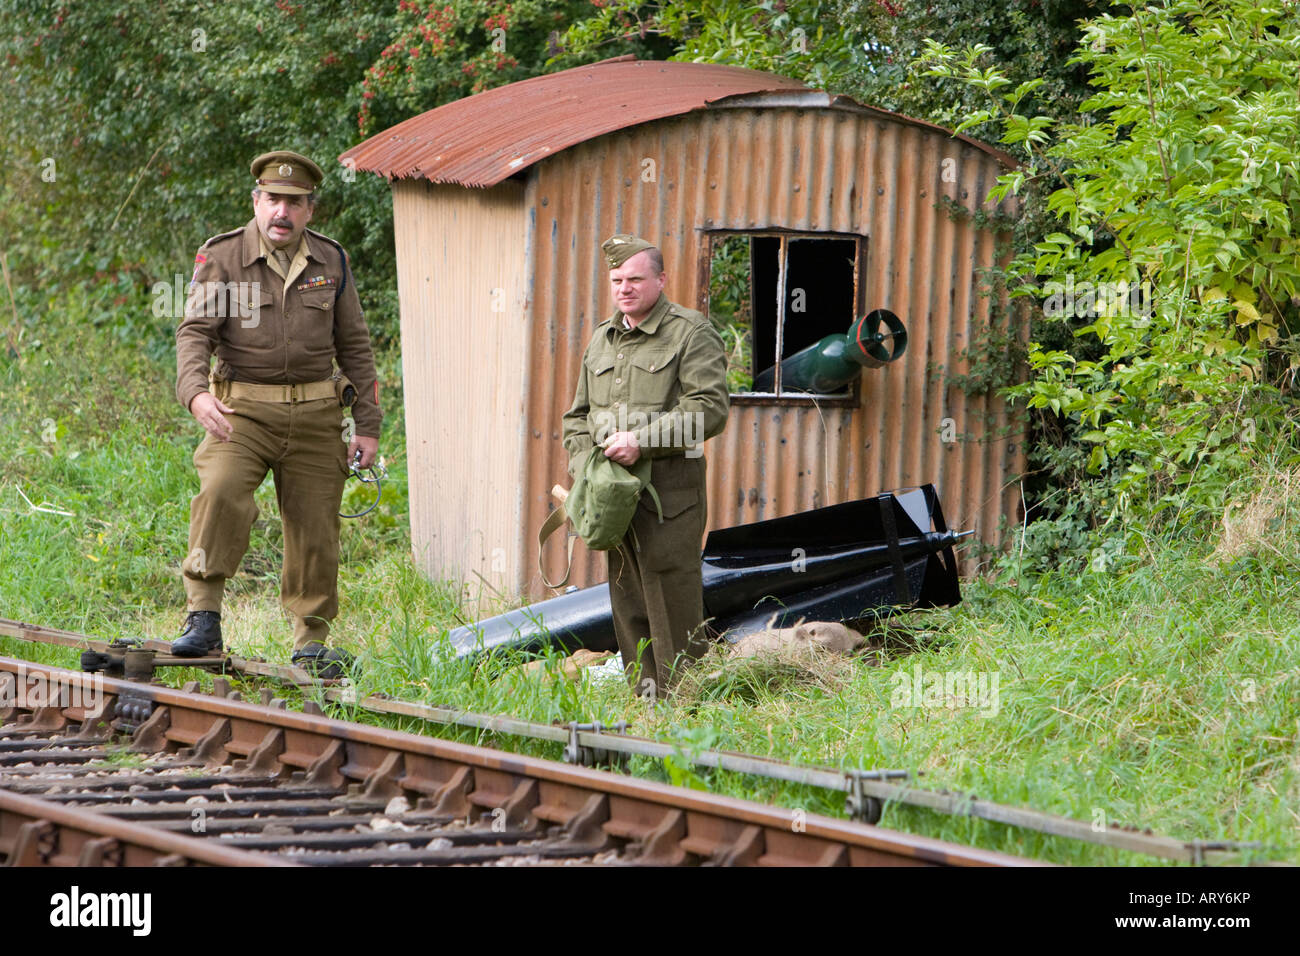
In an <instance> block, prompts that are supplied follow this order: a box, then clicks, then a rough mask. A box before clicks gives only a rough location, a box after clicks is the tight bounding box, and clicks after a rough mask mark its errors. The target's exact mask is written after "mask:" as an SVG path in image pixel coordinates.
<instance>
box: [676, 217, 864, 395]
mask: <svg viewBox="0 0 1300 956" xmlns="http://www.w3.org/2000/svg"><path fill="white" fill-rule="evenodd" d="M701 232H702V233H703V236H702V238H703V241H702V242H701V243H700V259H699V278H700V286H699V288H700V294H699V300H700V304H701V307H700V311H701V312H703V313H704V314H705V315H706V316H711V315H712V312H711V311H710V302H709V296H710V290H711V288H712V273H713V253H714V247H715V244H717V243H719V242H721V241H723V240H726V239H729V238H731V237H733V236H745V237H769V238H777V239H779V240H780V246H779V247H778V251H777V278H776V287H777V289H778V290H779V292H780V294H779V295H778V296H777V304H776V347H775V351H774V352H773V355H774V356H776V361H775V362H774V366H775V367H774V369H773V382H772V385H773V390H772V391H770V392H731V391H730V390H728V394H729V397H730V399H731V403H732V404H733V405H735V404H741V405H821V406H825V407H842V408H854V407H857V406H859V405H861V404H862V401H861V397H862V393H861V389H862V376H861V375H859V376H857V377H856V378H854V379H853V381H852V382H851V383H849V385H848V386H847V394H846V393H845V392H828V393H821V392H783V391H781V389H782V387H783V383H782V381H781V363H782V361H784V358H789V356H785V357H784V358H782V352H783V350H784V348H785V323H786V309H787V304H788V300H789V298H790V297H789V295H788V293H787V290H786V269H787V263H788V259H789V244H790V242H791V241H794V240H799V239H839V240H849V241H852V242H854V243H855V244H856V249H857V254H856V256H855V257H854V263H853V314H852V315H850V316H848V317H847V319H846V320H845V326H844V327H845V329H847V328H848V327H849V324H850V323H851V322H852V321H853V320H854V319H855V318H856V317H858V316H860V315H862V314H863V313H864V311H865V310H864V307H863V300H864V292H865V289H864V286H865V281H864V280H865V275H866V264H867V253H868V237H867V236H865V235H861V234H859V233H854V232H805V231H802V230H796V229H774V228H763V229H705V230H701ZM749 298H750V311H751V319H750V321H751V326H750V334H751V336H753V335H755V334H756V333H755V330H754V327H753V323H754V321H755V316H754V314H753V312H754V309H753V302H754V270H753V252H752V246H751V253H750V273H749ZM808 344H809V345H811V344H813V343H811V342H810V343H808ZM750 350H751V351H750V356H751V357H750V361H751V362H752V361H753V351H754V343H753V341H752V340H751V344H750ZM760 371H761V369H756V368H755V369H751V372H752V374H753V375H754V376H755V377H757V375H758V373H759V372H760Z"/></svg>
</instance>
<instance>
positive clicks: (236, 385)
mask: <svg viewBox="0 0 1300 956" xmlns="http://www.w3.org/2000/svg"><path fill="white" fill-rule="evenodd" d="M226 387H227V388H228V389H230V392H229V396H230V397H231V398H251V399H252V400H253V401H255V402H278V403H279V404H281V405H296V404H297V403H298V402H314V401H318V400H320V399H322V398H334V397H335V392H334V381H333V379H328V378H327V379H326V380H325V381H323V382H304V383H302V384H301V385H255V384H253V383H252V382H227V383H226Z"/></svg>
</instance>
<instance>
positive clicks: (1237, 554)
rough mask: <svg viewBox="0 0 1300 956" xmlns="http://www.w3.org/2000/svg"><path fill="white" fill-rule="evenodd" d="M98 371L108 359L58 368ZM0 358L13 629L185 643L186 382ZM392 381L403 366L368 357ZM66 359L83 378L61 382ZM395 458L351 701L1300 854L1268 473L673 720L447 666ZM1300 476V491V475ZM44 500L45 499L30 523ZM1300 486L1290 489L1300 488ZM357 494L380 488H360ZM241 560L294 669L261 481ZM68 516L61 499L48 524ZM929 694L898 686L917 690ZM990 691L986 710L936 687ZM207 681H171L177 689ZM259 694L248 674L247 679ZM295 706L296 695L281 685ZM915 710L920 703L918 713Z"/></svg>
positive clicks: (1281, 594)
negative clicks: (795, 766)
mask: <svg viewBox="0 0 1300 956" xmlns="http://www.w3.org/2000/svg"><path fill="white" fill-rule="evenodd" d="M88 340H89V342H90V344H92V345H93V350H92V351H93V354H94V355H95V357H96V360H95V362H94V365H93V368H92V369H90V370H87V369H86V368H85V367H84V366H83V365H82V363H80V362H76V361H73V360H70V359H66V358H65V356H67V355H76V354H89V353H88V351H87V342H88ZM3 361H4V364H3V366H0V409H4V410H6V414H4V416H3V418H0V440H3V445H4V447H5V448H6V449H9V450H10V454H11V456H12V457H11V458H10V459H9V460H7V461H6V465H5V469H4V472H3V477H2V478H0V615H3V616H5V617H10V618H19V619H23V620H27V621H30V622H33V623H39V624H45V625H48V626H52V627H60V628H67V629H70V630H78V631H84V632H87V633H91V634H94V635H97V636H99V637H103V638H113V637H119V636H120V637H127V636H132V637H138V636H148V637H157V638H170V637H173V636H174V635H175V633H176V630H177V629H178V627H179V624H180V622H181V619H182V617H183V608H184V597H183V592H182V589H181V584H180V579H179V562H180V560H181V558H182V557H183V555H184V548H185V542H186V529H187V522H188V504H189V498H190V496H191V495H193V494H194V492H195V491H196V490H197V479H196V477H195V475H194V472H193V468H192V465H191V463H190V455H191V454H192V451H193V448H194V446H195V445H196V444H197V441H198V438H199V435H198V430H197V426H196V425H194V423H193V421H192V420H191V419H190V418H189V417H188V416H187V415H186V414H185V413H184V412H183V410H182V409H180V408H179V407H178V406H177V405H176V404H175V402H174V400H173V399H172V397H171V382H172V377H173V369H172V368H171V367H170V366H169V365H166V364H159V363H158V362H156V361H154V360H152V359H149V358H147V357H146V356H144V355H142V354H141V353H140V352H139V351H138V350H136V349H133V348H132V347H131V346H130V345H129V344H126V343H122V342H120V341H118V340H116V339H114V338H112V337H111V336H108V335H105V334H102V333H82V334H79V336H78V341H73V340H72V339H71V338H70V337H61V336H60V333H58V332H57V330H53V329H51V330H47V332H46V334H45V336H44V341H43V342H42V344H41V346H40V347H39V348H32V349H30V350H28V351H27V352H25V353H24V354H23V355H21V356H20V357H18V358H16V359H15V358H12V357H11V358H9V359H5V360H3ZM381 364H382V366H383V368H384V371H383V372H382V377H383V378H384V380H385V381H386V382H397V381H399V379H400V375H399V374H398V357H397V356H396V355H395V354H388V355H384V356H381ZM74 366H75V367H76V368H77V369H79V371H76V372H74V371H73V370H72V369H73V367H74ZM385 401H386V403H387V407H386V412H387V413H388V418H387V424H386V427H385V434H384V436H383V440H382V444H381V451H382V452H383V453H384V454H385V456H386V457H387V460H388V466H389V470H390V473H391V474H392V476H393V480H392V481H391V482H390V483H389V484H388V486H387V487H386V488H385V492H384V502H383V504H382V505H381V506H380V508H379V509H378V510H377V511H376V512H374V513H372V514H371V515H368V516H367V517H366V518H364V519H361V520H359V521H355V522H344V525H345V528H344V535H343V554H342V559H343V560H342V567H343V570H342V572H341V575H340V594H341V601H342V609H341V613H340V617H339V621H338V627H337V633H338V634H339V635H340V637H341V638H342V641H343V643H345V644H347V645H348V646H350V647H351V648H353V649H354V650H356V651H357V652H358V653H359V656H360V661H361V664H362V669H361V676H360V677H359V686H358V691H359V692H360V693H361V694H365V693H369V692H376V691H380V692H384V693H388V694H391V695H393V696H396V697H401V698H404V699H408V700H418V701H424V702H427V703H435V704H443V705H453V706H457V707H463V708H466V709H472V710H477V711H485V712H495V713H505V714H510V715H512V716H516V717H520V718H524V719H529V720H535V721H541V722H545V723H549V722H552V721H562V722H567V721H569V720H584V721H587V720H600V721H602V722H604V723H613V722H615V721H617V720H628V721H630V722H631V723H632V732H634V733H639V734H644V735H647V736H652V737H655V738H658V739H660V740H664V741H667V742H671V743H675V744H676V745H677V746H678V747H680V749H681V750H682V751H683V753H688V752H689V751H691V750H693V749H703V748H708V747H719V748H725V749H732V750H740V751H746V752H751V753H756V754H765V755H771V756H775V757H779V758H782V759H786V760H791V761H795V762H803V763H815V764H823V765H830V766H836V767H840V766H842V767H888V768H903V769H911V770H919V771H923V773H924V776H923V778H922V782H923V784H924V785H925V786H928V787H944V788H949V789H956V790H961V791H964V792H968V793H974V794H976V795H978V796H979V797H981V798H984V799H987V800H993V801H997V802H1000V803H1006V804H1013V805H1019V806H1025V807H1031V808H1034V809H1037V810H1042V811H1046V812H1051V813H1057V814H1064V815H1068V816H1072V817H1076V818H1078V819H1082V820H1085V821H1100V822H1103V823H1106V824H1109V823H1118V824H1121V825H1126V826H1136V827H1139V828H1150V829H1151V830H1153V831H1155V832H1157V833H1161V834H1165V835H1169V836H1174V837H1177V838H1180V839H1186V840H1191V839H1195V838H1199V839H1203V840H1235V841H1258V842H1260V843H1261V844H1263V845H1264V847H1265V851H1264V852H1263V853H1262V854H1260V855H1259V856H1258V857H1257V858H1260V859H1270V860H1285V861H1290V862H1300V853H1298V852H1297V849H1296V845H1297V840H1296V834H1297V825H1298V824H1300V815H1298V813H1297V810H1298V808H1300V786H1298V781H1300V776H1298V771H1300V758H1298V757H1297V753H1298V752H1300V750H1298V747H1297V742H1298V739H1300V693H1297V691H1298V690H1300V663H1298V662H1300V576H1298V575H1297V573H1296V571H1297V569H1298V568H1300V546H1297V545H1296V544H1295V543H1294V542H1296V541H1297V540H1298V538H1297V534H1296V532H1297V531H1300V527H1298V526H1300V521H1297V520H1296V515H1295V514H1293V513H1292V512H1293V511H1295V510H1296V509H1295V502H1297V501H1300V498H1293V497H1292V479H1290V478H1288V477H1286V475H1285V474H1281V475H1273V476H1268V475H1261V476H1260V478H1259V487H1260V489H1262V491H1261V492H1260V494H1253V489H1252V490H1251V491H1249V492H1246V493H1243V494H1242V495H1240V496H1239V498H1238V507H1237V508H1236V510H1234V511H1233V512H1232V519H1231V520H1230V521H1229V523H1228V525H1227V526H1226V527H1225V529H1224V532H1223V533H1222V534H1221V535H1218V536H1216V537H1214V538H1213V539H1210V538H1207V539H1205V540H1159V539H1154V538H1152V539H1149V540H1145V541H1143V542H1141V543H1140V546H1138V547H1137V548H1136V551H1137V553H1134V554H1130V555H1127V556H1124V557H1123V558H1122V559H1121V560H1117V561H1114V562H1109V563H1108V564H1107V569H1106V570H1105V571H1096V572H1094V571H1092V570H1085V571H1084V572H1083V573H1082V574H1081V575H1066V574H1049V575H1045V576H1038V577H1033V578H1025V579H1023V580H1020V581H1018V582H1011V583H1006V582H1003V583H995V582H988V581H985V582H971V583H969V584H968V585H967V586H966V588H965V594H966V600H965V602H964V603H963V604H962V605H961V606H959V607H957V608H955V609H951V610H944V611H934V612H924V613H918V614H912V615H909V616H908V617H907V619H906V630H905V631H902V630H900V631H896V632H893V633H889V634H884V635H877V640H876V642H875V644H876V647H877V650H876V651H874V652H873V653H870V654H866V655H863V656H860V657H855V658H849V659H844V660H825V661H819V662H813V663H807V662H797V661H784V662H781V661H778V662H766V663H765V662H741V661H728V660H724V659H722V657H721V656H720V655H717V656H715V658H713V659H710V660H708V661H706V662H705V663H704V664H703V665H702V666H700V667H698V668H696V670H695V671H693V672H692V676H691V678H690V679H689V680H688V681H687V683H685V684H684V685H683V687H682V689H681V692H680V693H679V695H678V696H677V698H676V700H675V701H674V702H673V703H672V704H671V705H669V706H659V707H651V706H649V705H647V703H646V702H644V701H641V700H638V699H636V698H633V697H632V696H631V695H630V694H629V693H628V691H627V688H626V686H625V685H622V684H618V683H614V684H599V685H597V684H593V683H592V682H590V681H584V682H583V683H581V684H573V683H570V682H567V681H563V680H549V679H547V671H549V672H554V670H555V668H556V665H557V663H558V662H557V661H556V660H554V659H551V660H549V661H548V666H547V669H546V670H545V671H543V672H542V673H541V674H535V675H524V674H521V673H519V672H518V671H517V670H512V666H513V665H515V664H517V663H519V662H520V661H521V660H522V658H516V657H512V656H510V655H504V656H500V657H497V658H494V659H492V660H490V661H488V662H485V663H483V664H479V665H472V664H469V663H466V662H464V661H455V660H451V659H448V657H447V656H446V655H445V653H440V649H442V650H445V644H444V643H443V640H442V635H443V633H444V632H445V630H446V628H447V627H449V626H451V625H453V624H454V623H456V615H457V614H458V613H459V608H460V603H461V597H462V587H461V585H460V584H458V583H457V582H440V581H428V580H426V579H424V578H423V577H422V576H421V575H420V574H419V573H418V572H417V571H416V569H415V567H414V564H413V562H412V560H411V557H410V543H409V537H408V523H407V522H408V518H407V515H406V499H405V482H404V478H405V459H404V454H403V441H404V439H403V424H402V418H401V395H400V392H399V389H397V388H394V387H388V388H387V390H386V392H385ZM1296 484H1297V485H1300V483H1296ZM19 489H21V490H22V492H23V493H24V494H26V495H27V497H28V498H29V499H30V501H31V502H32V504H34V505H42V503H46V507H48V508H50V509H52V511H38V510H34V509H33V508H32V507H30V506H29V505H28V504H27V503H26V502H25V501H24V500H23V498H22V497H21V496H20V495H19V493H18V491H19ZM1297 490H1298V491H1300V488H1297ZM358 494H360V495H362V496H364V495H365V494H366V492H365V491H361V490H359V491H358ZM258 503H259V507H260V508H261V512H262V516H261V517H260V518H259V519H258V523H257V526H256V527H255V529H254V534H253V539H252V544H251V546H250V549H249V553H248V556H247V557H246V559H245V563H244V569H243V571H242V572H241V574H240V575H239V576H238V577H237V578H235V579H234V580H233V581H232V582H231V583H230V586H229V587H228V591H227V595H228V600H227V606H226V613H225V616H224V618H223V627H224V628H225V630H226V634H227V644H228V646H231V647H233V648H235V649H237V650H238V651H239V652H240V653H243V654H246V655H260V656H265V657H267V658H268V659H271V660H286V659H287V657H288V654H289V647H290V630H291V628H290V624H289V622H288V621H287V620H286V618H285V617H284V615H283V613H282V612H281V610H280V607H279V600H278V583H277V575H278V569H279V565H280V536H279V522H278V517H277V514H276V509H275V504H274V495H273V492H272V489H271V487H270V483H269V481H268V483H267V484H266V485H264V486H263V487H262V488H261V489H260V490H259V492H258ZM55 511H66V512H71V514H70V515H61V514H56V513H54V512H55ZM0 653H3V654H5V655H9V656H19V657H26V658H28V659H32V660H40V661H44V662H49V663H58V664H63V665H65V666H73V667H75V666H76V652H75V651H69V650H66V649H62V648H54V647H44V646H34V645H27V644H22V643H20V642H17V641H13V640H7V639H0ZM918 668H919V673H920V676H921V680H920V685H921V686H922V687H924V688H926V695H927V696H926V697H924V698H923V699H922V700H920V701H911V700H907V699H905V698H904V697H903V696H900V695H902V694H903V693H904V691H906V690H907V689H908V688H911V687H912V685H913V684H914V683H916V682H917V674H918ZM967 674H970V675H983V677H982V679H983V680H984V684H983V686H984V687H985V689H986V690H987V689H989V688H990V686H991V682H992V681H993V679H994V678H996V681H997V685H996V686H997V697H996V707H993V706H992V700H990V699H986V700H985V701H984V702H983V703H984V705H985V706H980V702H979V701H975V702H974V703H975V706H970V704H971V703H972V702H971V701H969V700H967V699H966V698H965V697H964V696H963V693H962V692H961V688H960V687H958V688H956V689H955V690H954V688H953V687H952V686H951V681H950V682H949V686H948V687H944V688H939V689H935V690H934V691H933V692H931V690H930V688H932V687H933V683H932V681H928V680H927V679H926V675H931V676H933V675H967ZM195 676H198V677H199V679H201V680H203V681H205V682H206V683H207V684H208V685H210V682H211V678H210V677H208V676H207V675H200V674H199V672H195V671H188V670H187V671H182V672H177V673H174V674H173V675H172V677H171V679H173V680H175V681H177V682H180V681H183V680H186V679H192V678H194V677H195ZM240 689H241V691H242V692H243V694H244V696H245V698H246V699H256V696H257V687H256V685H252V684H249V685H243V686H240ZM277 694H283V695H284V696H286V697H289V698H290V700H291V704H290V706H300V700H299V699H298V698H297V696H296V695H293V694H288V693H285V692H284V691H283V690H277ZM917 703H919V704H921V705H922V706H913V704H917ZM343 715H344V716H351V717H355V718H356V719H359V720H364V721H368V722H374V723H380V724H383V725H386V726H394V727H401V728H404V729H409V730H414V731H417V732H421V733H429V734H437V735H439V736H445V737H449V738H452V739H458V740H463V741H467V742H477V743H487V744H491V745H493V746H500V747H505V748H508V749H513V750H516V751H518V752H521V753H529V754H534V755H539V756H545V757H550V758H558V757H559V754H560V747H559V746H558V745H553V744H548V743H543V742H537V741H528V740H523V739H520V738H514V737H509V736H504V735H491V734H483V733H480V732H477V731H471V730H464V729H456V728H447V727H437V726H434V725H427V724H423V723H421V722H418V721H414V720H407V719H401V718H391V717H382V716H378V715H373V714H367V713H365V712H357V713H355V714H348V713H346V712H344V713H343ZM629 769H630V770H631V771H632V772H634V773H637V774H639V775H641V776H646V777H650V778H653V779H658V780H664V781H668V782H673V783H678V784H684V785H696V786H706V787H707V788H708V789H710V790H713V791H715V792H719V793H724V794H730V795H735V796H741V797H747V798H752V799H758V800H763V801H768V802H772V803H775V804H777V805H780V806H783V807H788V808H791V809H796V808H802V809H804V810H806V811H807V812H810V813H827V814H832V815H842V812H843V810H842V808H843V796H842V795H839V794H833V793H826V792H824V791H820V790H817V789H813V788H801V787H791V786H789V785H786V784H782V783H779V782H776V781H766V780H760V779H755V778H752V777H748V776H744V775H738V774H732V773H726V772H720V771H706V770H692V769H689V768H688V767H687V765H686V763H685V762H684V761H671V762H664V761H658V760H649V759H644V758H633V759H632V760H631V761H630V764H629ZM882 823H883V825H885V826H889V827H894V828H897V829H902V830H908V831H912V832H917V833H923V834H926V835H929V836H934V837H937V838H940V839H948V840H954V841H957V842H961V843H967V844H973V845H978V846H982V847H987V848H991V849H996V850H1001V851H1005V852H1010V853H1016V854H1027V855H1030V856H1035V857H1040V858H1042V859H1045V860H1050V861H1055V862H1062V863H1076V864H1110V863H1123V864H1129V863H1137V864H1146V863H1157V862H1159V861H1157V860H1155V859H1153V858H1148V857H1144V856H1139V855H1136V854H1131V853H1125V852H1120V851H1114V850H1108V849H1104V848H1100V847H1096V846H1093V845H1088V844H1080V843H1077V842H1075V841H1071V840H1065V839H1061V838H1055V837H1049V836H1045V835H1041V834H1035V833H1031V832H1029V831H1023V830H1019V829H1016V828H1012V827H1007V826H1003V825H999V824H993V823H989V822H986V821H980V820H973V819H964V818H957V817H945V816H941V815H938V814H934V813H931V812H929V811H924V810H919V809H914V808H908V807H900V806H890V807H887V808H886V811H885V815H884V818H883V820H882Z"/></svg>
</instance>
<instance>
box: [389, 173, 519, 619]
mask: <svg viewBox="0 0 1300 956" xmlns="http://www.w3.org/2000/svg"><path fill="white" fill-rule="evenodd" d="M393 215H394V219H395V225H396V243H397V248H398V250H399V255H398V257H397V258H398V269H397V286H398V294H399V297H400V300H401V331H402V380H403V388H404V390H405V396H404V397H405V406H406V426H407V457H408V462H407V473H408V478H409V492H410V509H411V545H412V550H413V552H414V556H415V560H416V562H417V564H418V565H419V567H420V568H421V569H422V570H424V571H425V573H427V574H429V575H430V576H431V577H434V578H445V577H448V576H451V577H454V578H459V579H461V580H462V582H463V584H464V585H465V586H466V588H467V592H468V593H467V597H468V598H469V600H470V601H471V602H472V603H479V602H480V599H481V598H490V597H491V588H496V589H498V590H501V591H505V592H508V591H511V590H514V589H516V588H517V582H518V581H519V580H520V579H521V576H522V574H523V571H522V565H521V562H522V561H523V559H524V555H523V553H522V550H521V537H520V532H519V529H520V525H521V522H522V521H523V515H522V497H523V491H524V490H523V488H522V487H521V486H520V483H519V475H520V472H521V471H522V469H523V464H522V462H521V456H522V455H523V454H524V450H525V446H524V430H523V429H524V424H525V419H524V416H523V414H522V410H523V400H522V395H523V394H524V391H525V389H526V388H527V376H526V372H525V368H524V350H523V348H522V347H521V343H520V339H521V329H522V327H523V316H524V309H525V296H526V286H525V281H524V276H525V258H524V255H523V250H524V249H525V247H526V245H527V216H526V211H525V207H524V189H523V187H521V186H520V185H519V184H518V183H513V182H511V183H504V184H502V185H500V186H497V187H495V188H493V189H490V190H485V191H478V190H475V191H473V192H470V191H467V190H465V189H461V188H459V187H455V186H435V185H432V184H430V183H427V182H422V181H409V182H399V183H394V186H393ZM474 572H478V574H479V575H482V578H479V577H477V576H476V575H475V573H474ZM487 585H490V588H489V587H487ZM485 592H486V593H485Z"/></svg>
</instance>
